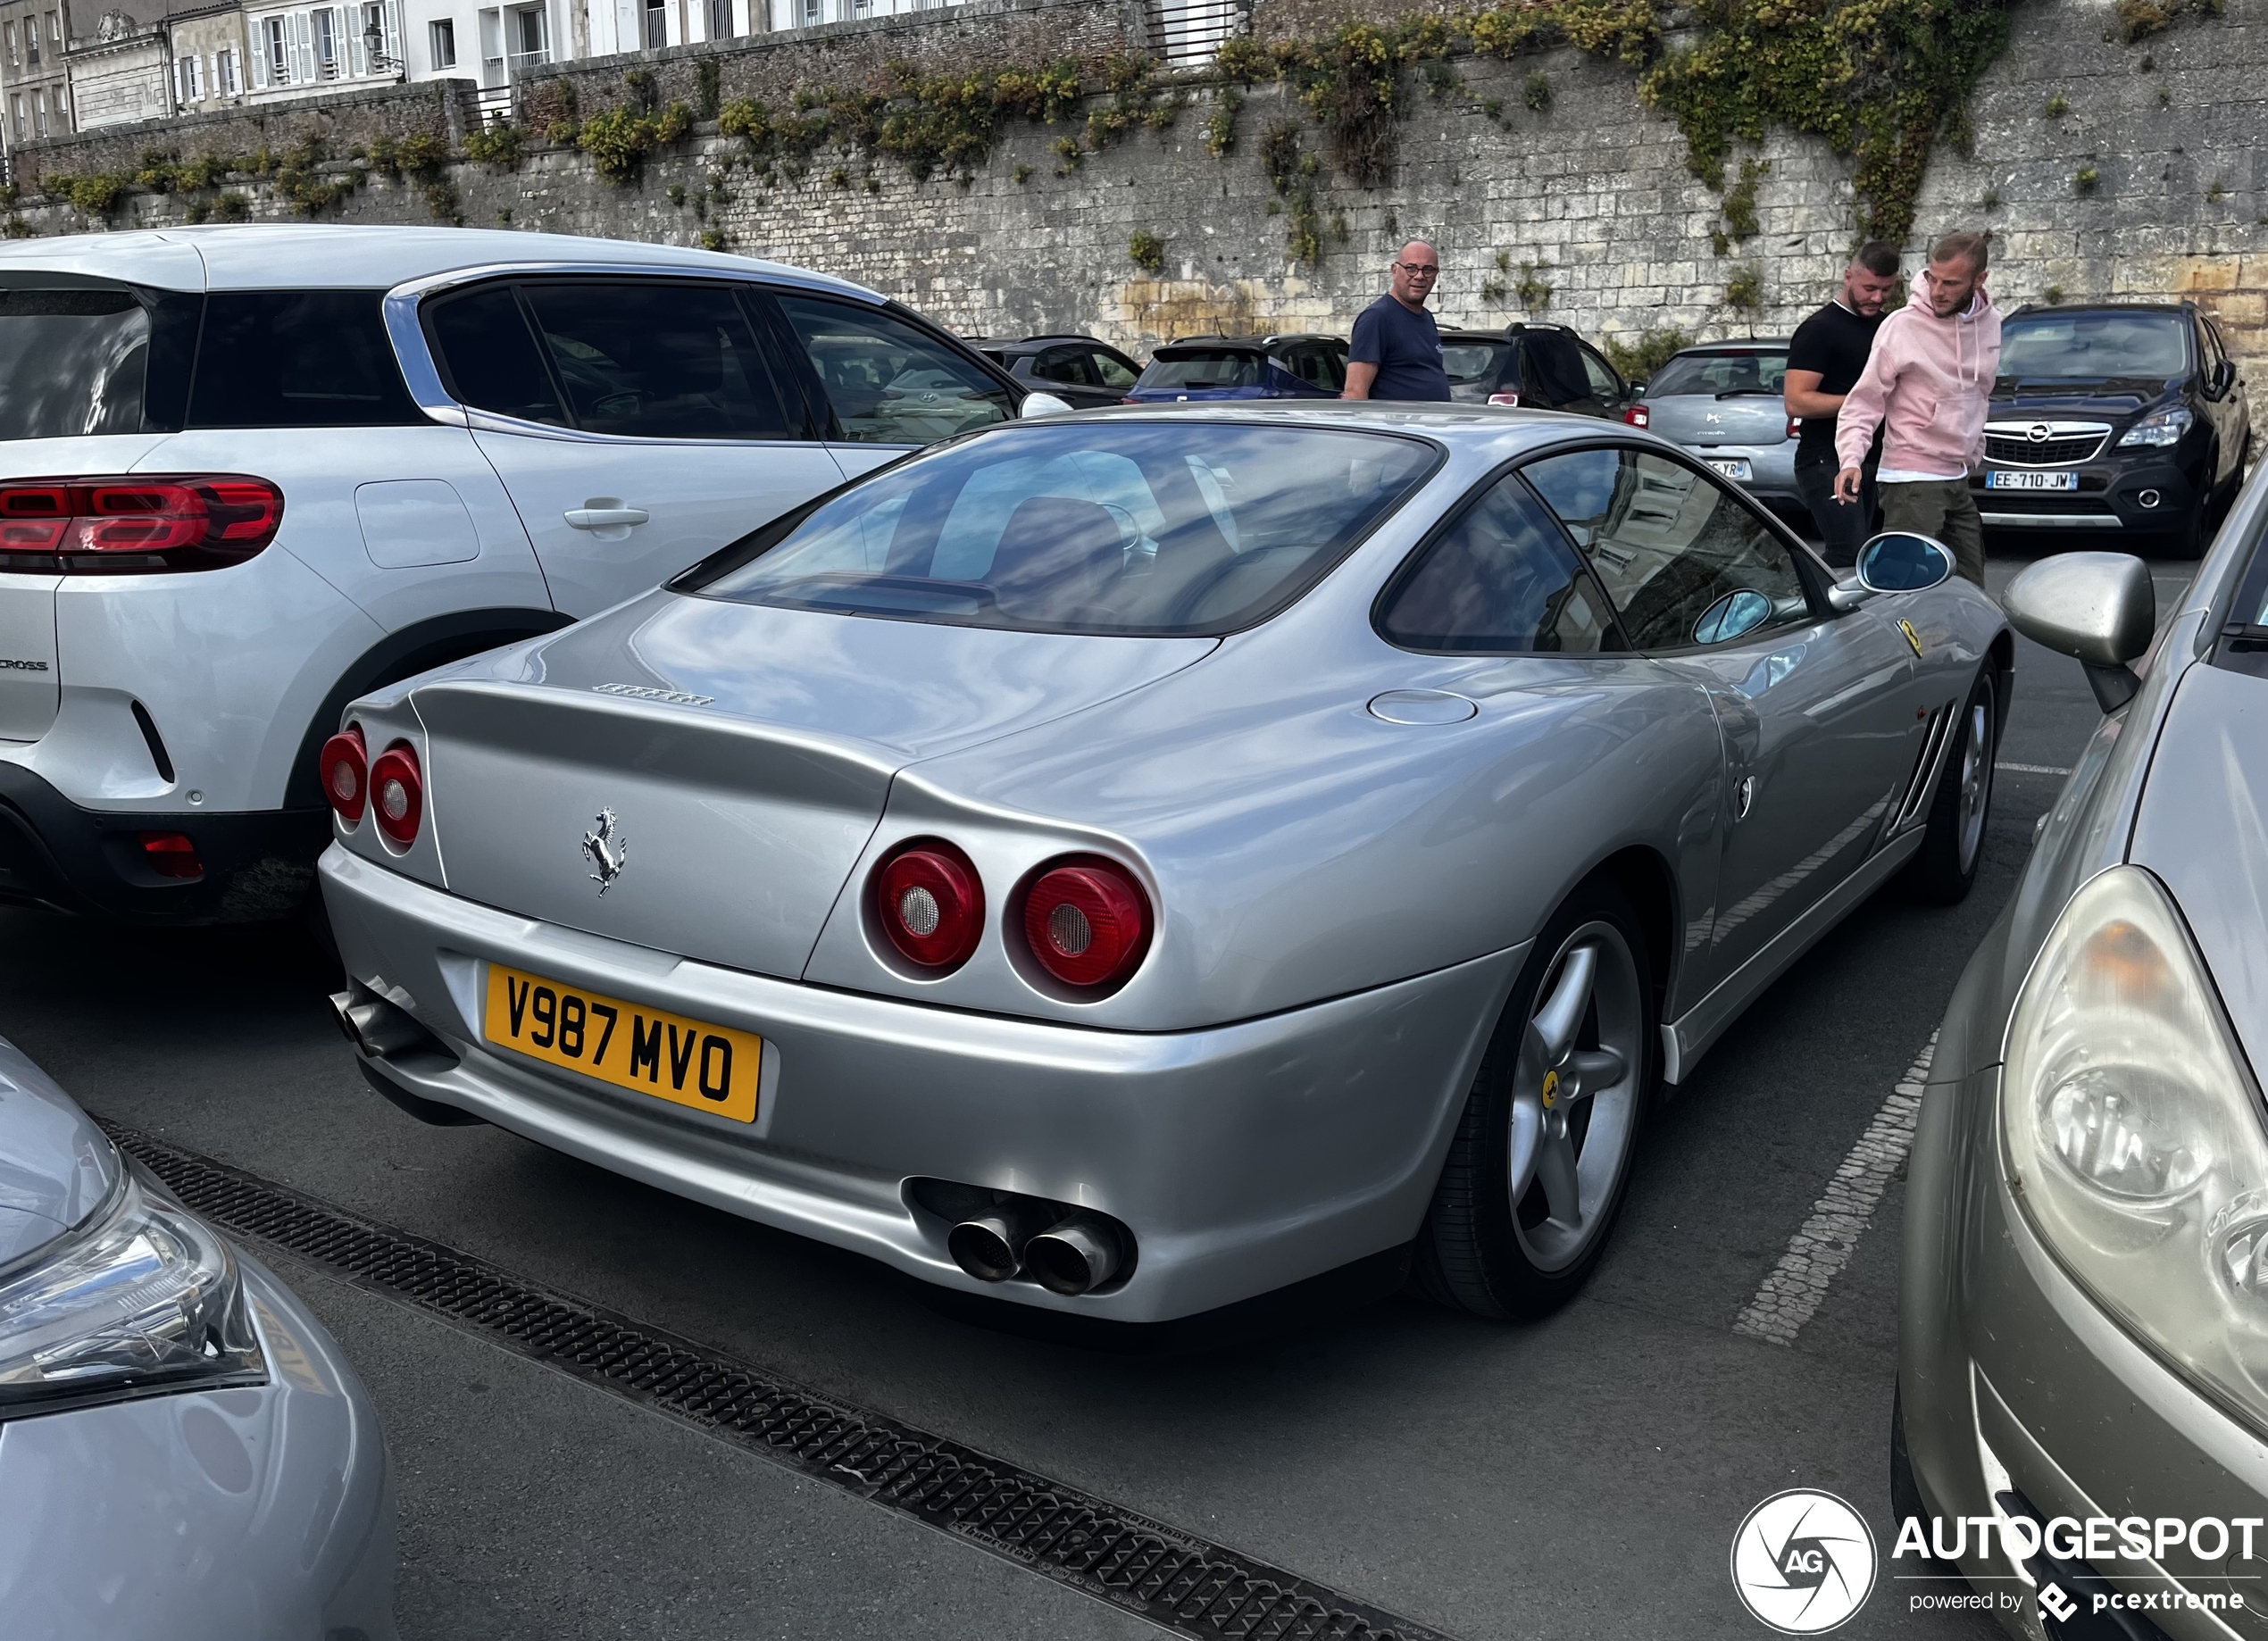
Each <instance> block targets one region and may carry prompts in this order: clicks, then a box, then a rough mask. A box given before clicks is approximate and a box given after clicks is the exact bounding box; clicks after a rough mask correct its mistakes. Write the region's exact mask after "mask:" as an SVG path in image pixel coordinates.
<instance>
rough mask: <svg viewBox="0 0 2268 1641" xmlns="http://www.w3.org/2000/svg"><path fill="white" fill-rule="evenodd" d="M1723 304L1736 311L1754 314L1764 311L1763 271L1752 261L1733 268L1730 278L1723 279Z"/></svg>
mask: <svg viewBox="0 0 2268 1641" xmlns="http://www.w3.org/2000/svg"><path fill="white" fill-rule="evenodd" d="M1724 304H1725V306H1727V307H1729V308H1730V309H1731V310H1732V311H1733V312H1736V313H1747V314H1749V315H1752V316H1753V315H1755V314H1757V313H1761V312H1764V270H1763V269H1761V268H1759V267H1757V266H1755V264H1754V263H1753V262H1752V263H1750V264H1749V265H1748V266H1747V267H1745V268H1736V269H1734V270H1733V273H1732V278H1731V279H1728V280H1726V281H1725V287H1724Z"/></svg>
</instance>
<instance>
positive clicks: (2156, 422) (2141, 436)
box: [2118, 404, 2197, 445]
mask: <svg viewBox="0 0 2268 1641" xmlns="http://www.w3.org/2000/svg"><path fill="white" fill-rule="evenodd" d="M2196 420H2197V418H2196V417H2195V416H2193V415H2191V414H2190V413H2189V407H2188V406H2187V405H2184V404H2176V405H2172V406H2170V407H2169V408H2167V409H2165V410H2162V411H2159V412H2156V413H2155V414H2154V415H2149V416H2145V417H2143V418H2142V420H2141V421H2138V422H2136V423H2135V424H2134V425H2133V426H2132V427H2130V428H2129V429H2126V431H2125V433H2124V434H2123V435H2122V437H2120V439H2119V441H2118V442H2119V443H2120V444H2122V445H2178V444H2180V442H2181V436H2182V435H2183V434H2184V433H2187V432H2188V431H2189V424H2190V423H2191V422H2192V421H2196Z"/></svg>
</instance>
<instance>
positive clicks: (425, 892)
mask: <svg viewBox="0 0 2268 1641" xmlns="http://www.w3.org/2000/svg"><path fill="white" fill-rule="evenodd" d="M320 873H321V881H322V886H323V895H324V899H325V903H326V904H327V905H328V907H329V912H330V918H331V926H332V928H333V929H334V930H335V931H336V933H337V935H338V947H339V952H340V954H341V955H342V957H343V958H344V960H345V962H346V971H347V973H348V974H349V975H350V976H352V977H353V978H354V979H355V980H357V981H359V982H360V983H362V984H363V985H365V986H367V987H370V988H371V990H372V991H373V992H376V993H379V995H383V996H386V997H388V998H389V999H390V1000H391V1001H393V1002H394V1003H395V1004H396V1005H397V1006H399V1007H403V1008H405V1009H408V1010H409V1011H410V1012H411V1013H413V1015H414V1016H415V1017H416V1018H417V1020H419V1022H420V1023H421V1024H422V1025H423V1026H425V1027H426V1028H427V1029H429V1030H430V1031H432V1032H433V1033H434V1034H435V1035H436V1036H437V1037H438V1038H439V1039H440V1040H441V1042H442V1043H443V1045H445V1046H446V1050H447V1053H446V1054H438V1053H433V1052H425V1053H410V1054H402V1055H398V1056H394V1057H390V1058H388V1059H384V1060H365V1062H364V1064H365V1065H366V1066H367V1067H368V1068H369V1069H370V1070H371V1071H372V1072H373V1073H374V1074H375V1075H378V1076H381V1077H384V1078H386V1079H388V1080H389V1081H390V1082H391V1083H392V1084H393V1085H394V1086H395V1087H398V1088H400V1089H402V1090H404V1091H405V1092H407V1093H409V1094H411V1095H415V1096H417V1097H418V1098H421V1099H424V1100H429V1101H435V1102H438V1103H440V1104H446V1105H452V1106H455V1107H457V1108H459V1109H460V1110H463V1111H467V1112H473V1113H475V1114H477V1115H479V1116H480V1117H483V1118H485V1119H487V1120H489V1121H491V1122H493V1123H496V1125H497V1126H499V1127H501V1128H505V1129H512V1130H513V1131H514V1132H516V1133H519V1134H522V1135H525V1136H526V1137H529V1138H530V1139H534V1140H537V1141H539V1142H540V1143H542V1144H544V1145H551V1146H554V1147H555V1148H557V1149H559V1150H561V1151H564V1152H567V1153H569V1154H571V1155H574V1156H578V1157H580V1158H582V1159H584V1160H585V1161H587V1162H593V1163H595V1164H596V1165H597V1166H599V1167H602V1168H607V1169H612V1170H614V1171H615V1172H617V1173H621V1174H626V1175H628V1176H630V1178H632V1179H639V1180H643V1181H644V1182H646V1184H649V1185H655V1186H659V1187H662V1188H663V1189H664V1190H669V1191H674V1192H677V1193H678V1194H680V1195H684V1196H688V1197H691V1198H694V1199H695V1200H696V1201H699V1202H704V1203H707V1204H710V1205H712V1206H713V1207H717V1208H721V1209H723V1210H725V1211H726V1212H730V1213H737V1214H740V1215H743V1216H745V1217H746V1218H749V1219H753V1220H761V1221H763V1223H765V1224H769V1225H773V1226H777V1227H779V1228H780V1229H785V1230H791V1231H796V1232H799V1233H801V1234H803V1235H805V1236H809V1237H817V1238H819V1239H821V1240H822V1241H826V1242H830V1243H833V1244H835V1245H838V1246H841V1247H846V1248H849V1249H852V1250H854V1251H855V1252H857V1253H860V1254H866V1255H868V1256H870V1257H871V1258H874V1259H879V1260H881V1261H883V1262H886V1263H888V1264H890V1265H893V1266H896V1268H897V1269H899V1270H904V1271H906V1272H909V1273H910V1274H912V1275H914V1276H917V1277H920V1278H921V1279H923V1280H925V1281H930V1282H933V1283H937V1284H939V1285H941V1286H944V1287H953V1288H957V1289H961V1290H963V1291H967V1292H971V1293H984V1294H988V1295H993V1296H995V1297H999V1298H1008V1299H1014V1300H1019V1301H1021V1302H1023V1303H1025V1304H1033V1305H1042V1306H1046V1307H1049V1308H1052V1309H1058V1310H1070V1311H1076V1312H1080V1313H1084V1314H1088V1315H1094V1316H1098V1317H1105V1318H1109V1319H1112V1320H1120V1321H1131V1322H1149V1321H1163V1320H1171V1319H1173V1318H1177V1317H1182V1316H1188V1315H1191V1314H1194V1313H1197V1312H1204V1311H1209V1310H1212V1309H1213V1308H1215V1307H1217V1306H1220V1305H1224V1304H1231V1303H1234V1302H1236V1301H1238V1300H1241V1299H1246V1298H1249V1297H1251V1296H1254V1295H1259V1294H1263V1293H1267V1292H1269V1291H1272V1290H1273V1289H1275V1288H1279V1287H1285V1286H1287V1285H1288V1284H1290V1283H1293V1282H1297V1281H1300V1280H1302V1279H1305V1278H1308V1277H1312V1276H1317V1275H1321V1274H1322V1273H1323V1272H1326V1271H1330V1270H1335V1269H1337V1268H1338V1267H1340V1266H1343V1265H1347V1264H1351V1263H1353V1262H1355V1261H1357V1260H1361V1259H1364V1258H1367V1257H1368V1256H1370V1255H1372V1254H1380V1253H1381V1252H1384V1251H1386V1250H1388V1249H1392V1248H1395V1247H1397V1246H1399V1245H1402V1244H1404V1243H1405V1242H1407V1241H1408V1240H1409V1239H1410V1238H1411V1237H1413V1236H1414V1235H1415V1234H1416V1231H1417V1227H1418V1222H1419V1220H1421V1218H1422V1216H1423V1214H1424V1212H1425V1209H1426V1205H1427V1204H1428V1203H1429V1202H1430V1199H1431V1196H1432V1192H1433V1187H1434V1182H1435V1180H1436V1179H1437V1178H1438V1175H1439V1172H1440V1168H1441V1159H1442V1156H1443V1154H1444V1153H1445V1152H1446V1150H1447V1145H1448V1140H1449V1136H1450V1133H1451V1130H1452V1129H1453V1128H1454V1126H1455V1120H1456V1116H1457V1113H1458V1112H1459V1111H1460V1110H1461V1109H1462V1108H1463V1102H1464V1098H1465V1094H1466V1091H1467V1090H1468V1089H1469V1087H1471V1085H1472V1077H1473V1075H1474V1072H1475V1070H1476V1069H1477V1067H1478V1065H1479V1062H1480V1054H1481V1051H1482V1049H1483V1048H1484V1047H1485V1045H1486V1041H1487V1037H1488V1033H1489V1032H1490V1031H1491V1030H1492V1029H1493V1028H1494V1026H1495V1024H1496V1020H1497V1012H1498V1010H1499V1009H1500V1008H1501V1006H1502V1004H1503V999H1504V997H1505V993H1506V992H1507V991H1508V990H1509V988H1510V987H1511V984H1512V979H1513V975H1514V974H1515V973H1517V971H1518V969H1519V965H1520V962H1521V960H1522V958H1523V957H1524V956H1525V955H1526V952H1527V947H1526V946H1525V945H1520V946H1515V947H1512V948H1510V949H1508V950H1505V951H1500V952H1497V953H1493V954H1489V955H1488V956H1485V957H1481V958H1476V959H1474V960H1472V962H1464V963H1460V964H1457V965H1455V966H1454V967H1451V968H1448V969H1444V970H1437V971H1436V972H1433V973H1431V974H1425V975H1420V976H1417V977H1415V978H1413V979H1407V980H1403V981H1400V982H1397V983H1396V984H1394V985H1389V986H1383V987H1377V988H1375V989H1373V990H1370V991H1365V992H1359V993H1356V994H1355V995H1351V996H1344V997H1338V998H1333V999H1330V1000H1329V1001H1327V1002H1322V1003H1317V1004H1313V1005H1311V1006H1308V1007H1305V1008H1299V1009H1293V1010H1288V1011H1287V1012H1282V1013H1279V1014H1272V1015H1268V1016H1265V1017H1263V1018H1261V1019H1258V1020H1243V1021H1239V1022H1237V1023H1235V1024H1232V1025H1227V1026H1220V1027H1214V1028H1210V1029H1204V1030H1197V1031H1181V1032H1130V1031H1105V1030H1097V1029H1091V1028H1085V1027H1078V1026H1065V1025H1061V1024H1055V1023H1052V1022H1047V1021H1040V1020H1018V1019H1009V1018H1003V1017H999V1016H993V1015H983V1014H975V1013H971V1012H965V1011H962V1010H955V1009H942V1008H937V1007H933V1006H930V1005H926V1004H917V1003H908V1002H905V1001H903V1000H900V999H896V998H888V997H876V996H869V995H858V994H854V993H846V992H841V991H835V990H830V989H825V988H822V987H813V986H806V985H802V984H799V983H797V982H796V981H792V980H783V979H773V978H771V977H768V976H763V975H757V974H749V973H745V972H742V971H739V970H730V969H723V968H719V967H716V966H713V965H711V964H705V963H700V962H692V961H690V960H688V959H681V958H678V957H675V956H671V955H670V954H665V953H662V952H656V951H653V950H651V949H648V948H646V947H644V946H637V945H628V944H625V943H623V942H621V941H616V940H611V939H605V938H602V937H597V936H594V935H588V934H584V933H581V932H579V931H576V930H572V929H562V928H557V927H554V926H552V925H549V924H545V923H540V922H538V921H535V920H530V919H528V918H524V917H520V916H517V915H514V914H513V913H509V912H498V911H496V910H495V909H494V908H491V907H488V906H484V905H480V904H476V903H474V902H472V901H469V900H465V899H462V898H460V897H458V896H455V895H450V894H448V893H446V892H445V891H443V890H440V889H436V888H433V887H429V886H428V885H426V884H422V883H420V882H417V881H415V880H413V879H409V878H406V877H404V876H401V875H400V874H398V873H395V872H391V871H388V870H383V869H382V868H379V867H377V866H373V865H372V864H371V863H370V862H366V861H363V860H361V859H359V858H357V857H356V856H354V855H351V854H347V853H346V851H345V850H343V849H340V848H338V847H336V846H334V847H333V848H332V849H331V850H330V851H329V854H325V855H324V856H323V859H322V862H321V868H320ZM491 960H493V961H496V962H504V963H509V964H512V965H513V966H515V967H518V968H521V969H523V970H531V971H534V972H537V973H539V974H543V975H546V976H548V977H552V978H554V979H558V980H559V981H561V982H563V983H564V984H566V985H569V986H576V987H587V988H588V989H589V990H590V991H593V992H597V993H602V994H605V995H610V996H615V997H621V998H625V999H628V1000H630V1001H631V1002H632V1003H643V1004H646V1005H647V1006H650V1007H656V1008H662V1009H667V1010H671V1011H672V1012H676V1013H679V1014H682V1015H688V1016H691V1017H692V1018H694V1019H696V1020H708V1021H713V1022H716V1023H720V1024H723V1025H728V1026H733V1027H738V1029H742V1030H745V1031H748V1032H752V1033H755V1034H756V1035H757V1036H759V1037H763V1039H764V1042H765V1044H766V1045H767V1046H766V1053H765V1068H766V1069H765V1073H764V1080H763V1092H762V1095H761V1096H760V1101H759V1106H758V1112H757V1117H756V1120H755V1122H754V1123H753V1124H746V1123H741V1122H737V1121H733V1120H729V1119H727V1118H724V1117H721V1116H717V1115H713V1114H711V1113H709V1112H698V1111H691V1110H688V1109H687V1108H685V1107H683V1106H680V1105H674V1104H668V1103H667V1102H665V1101H662V1100H658V1099H654V1098H651V1097H648V1096H646V1095H639V1094H636V1093H631V1092H629V1091H626V1090H623V1089H621V1088H617V1087H614V1086H613V1085H611V1084H608V1083H605V1082H601V1081H599V1080H597V1079H594V1078H588V1077H584V1076H581V1075H580V1074H578V1073H574V1072H571V1071H564V1070H554V1069H553V1068H551V1067H550V1066H548V1065H546V1064H545V1063H543V1062H538V1061H535V1060H532V1059H529V1058H527V1057H525V1056H523V1055H521V1054H515V1053H512V1052H510V1051H498V1050H495V1049H491V1048H490V1047H488V1045H486V1044H485V1043H484V1041H483V1038H482V1033H481V1025H480V1021H481V1011H482V1003H483V998H484V996H485V994H486V978H485V976H486V967H487V964H488V962H490V961H491ZM775 1054H776V1062H775V1058H774V1056H775ZM909 1179H944V1180H950V1181H953V1182H955V1183H957V1184H962V1185H973V1186H981V1187H990V1188H995V1189H1000V1190H1010V1191H1017V1192H1021V1193H1025V1194H1027V1195H1034V1196H1041V1197H1047V1198H1052V1199H1054V1200H1055V1201H1057V1202H1063V1203H1073V1204H1080V1205H1081V1206H1085V1207H1089V1208H1093V1209H1096V1210H1097V1211H1099V1212H1104V1213H1107V1214H1110V1215H1112V1216H1113V1217H1115V1218H1116V1219H1118V1220H1121V1222H1122V1223H1124V1224H1125V1225H1126V1226H1127V1227H1129V1228H1130V1229H1131V1230H1132V1232H1133V1233H1134V1236H1135V1237H1136V1238H1137V1242H1138V1258H1137V1262H1136V1266H1135V1270H1134V1271H1133V1274H1132V1275H1131V1276H1130V1278H1128V1279H1126V1280H1125V1282H1124V1284H1123V1286H1121V1287H1116V1288H1114V1289H1107V1288H1106V1289H1103V1290H1098V1291H1096V1292H1094V1293H1091V1294H1087V1295H1080V1296H1079V1297H1077V1298H1065V1297H1062V1296H1059V1295H1055V1294H1052V1293H1049V1292H1048V1291H1047V1290H1046V1289H1045V1288H1042V1287H1039V1286H1038V1284H1037V1283H1034V1282H1031V1281H1026V1280H1021V1279H1019V1280H1014V1281H1009V1282H1004V1283H997V1284H987V1283H982V1282H980V1281H978V1280H976V1279H974V1278H971V1277H970V1276H968V1275H966V1274H964V1273H963V1271H962V1270H961V1269H960V1267H959V1266H957V1265H955V1263H954V1262H953V1261H952V1259H951V1257H950V1256H949V1255H948V1254H946V1245H945V1233H946V1231H947V1230H948V1229H950V1227H949V1226H947V1225H945V1224H943V1223H940V1222H938V1220H936V1219H935V1218H934V1217H933V1216H931V1215H930V1214H928V1213H926V1212H918V1211H917V1210H916V1208H915V1207H914V1205H913V1203H912V1202H911V1200H910V1198H909V1195H908V1193H907V1191H906V1189H905V1185H906V1182H907V1181H908V1180H909Z"/></svg>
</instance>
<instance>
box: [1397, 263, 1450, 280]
mask: <svg viewBox="0 0 2268 1641" xmlns="http://www.w3.org/2000/svg"><path fill="white" fill-rule="evenodd" d="M1394 265H1395V266H1396V267H1397V268H1399V269H1400V270H1401V271H1403V272H1404V273H1406V274H1408V275H1409V276H1410V278H1412V279H1420V278H1423V279H1436V278H1438V277H1439V275H1440V272H1441V267H1440V264H1439V263H1438V262H1396V263H1395V264H1394Z"/></svg>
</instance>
